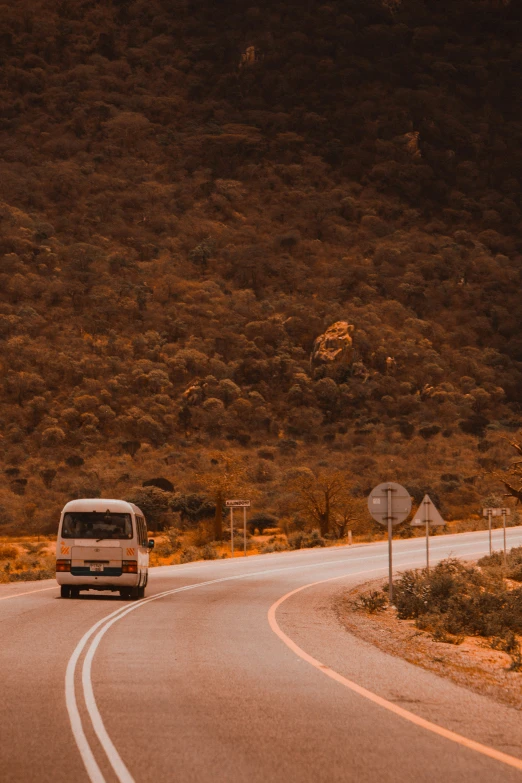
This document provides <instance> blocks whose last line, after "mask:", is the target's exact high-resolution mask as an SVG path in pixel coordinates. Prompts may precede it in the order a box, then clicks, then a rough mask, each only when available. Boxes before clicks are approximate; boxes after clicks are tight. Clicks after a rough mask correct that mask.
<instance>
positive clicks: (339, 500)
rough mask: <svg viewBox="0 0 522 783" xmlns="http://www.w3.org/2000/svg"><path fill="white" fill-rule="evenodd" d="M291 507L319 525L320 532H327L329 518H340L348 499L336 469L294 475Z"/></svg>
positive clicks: (323, 534)
mask: <svg viewBox="0 0 522 783" xmlns="http://www.w3.org/2000/svg"><path fill="white" fill-rule="evenodd" d="M292 489H293V492H294V495H295V503H294V508H295V511H297V513H300V514H302V515H303V516H304V517H305V518H306V519H307V520H309V522H310V523H311V524H313V525H319V529H320V531H321V535H322V536H325V535H327V534H328V533H330V530H331V527H332V520H333V519H334V518H336V519H337V518H339V515H340V514H341V513H342V511H343V509H345V507H346V503H347V500H348V488H347V484H346V479H345V477H344V475H343V474H342V473H341V472H340V471H339V470H323V471H320V472H319V473H318V474H317V475H314V474H309V473H306V474H303V475H300V476H298V477H296V478H295V479H294V481H293V482H292Z"/></svg>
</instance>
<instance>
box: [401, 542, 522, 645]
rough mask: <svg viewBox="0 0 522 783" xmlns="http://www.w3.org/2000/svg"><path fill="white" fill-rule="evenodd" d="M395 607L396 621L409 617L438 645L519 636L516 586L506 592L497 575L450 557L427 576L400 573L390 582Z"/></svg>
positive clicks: (520, 600)
mask: <svg viewBox="0 0 522 783" xmlns="http://www.w3.org/2000/svg"><path fill="white" fill-rule="evenodd" d="M491 559H492V558H489V560H491ZM482 560H485V558H482ZM395 603H396V605H397V616H398V617H399V619H415V620H416V623H417V626H418V627H419V628H422V629H423V630H429V631H430V632H431V633H432V634H433V636H434V638H436V639H438V640H439V641H455V637H457V638H458V637H460V636H462V635H476V636H488V637H499V638H500V637H504V636H505V635H506V633H507V632H508V631H512V632H514V633H521V632H522V587H520V588H517V589H516V590H507V589H506V587H505V585H504V583H503V581H502V579H501V577H500V576H499V574H498V573H497V572H493V573H485V572H481V571H479V570H478V569H477V568H474V567H472V566H466V565H464V564H462V563H460V562H459V561H458V560H455V559H448V560H443V561H442V562H441V563H439V564H438V565H436V566H435V567H434V568H433V569H432V571H431V573H430V574H428V573H427V571H426V569H423V570H422V571H406V572H405V573H404V574H403V575H402V576H401V577H400V578H399V579H398V580H397V582H396V584H395Z"/></svg>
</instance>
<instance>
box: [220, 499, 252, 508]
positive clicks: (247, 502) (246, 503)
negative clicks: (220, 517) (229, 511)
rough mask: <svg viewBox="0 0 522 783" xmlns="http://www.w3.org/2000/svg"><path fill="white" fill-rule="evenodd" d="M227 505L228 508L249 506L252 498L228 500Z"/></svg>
mask: <svg viewBox="0 0 522 783" xmlns="http://www.w3.org/2000/svg"><path fill="white" fill-rule="evenodd" d="M225 505H226V506H227V507H228V508H249V507H250V500H226V501H225Z"/></svg>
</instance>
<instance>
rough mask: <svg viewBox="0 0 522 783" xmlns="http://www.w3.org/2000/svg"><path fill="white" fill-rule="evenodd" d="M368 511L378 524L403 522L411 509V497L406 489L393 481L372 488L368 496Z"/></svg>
mask: <svg viewBox="0 0 522 783" xmlns="http://www.w3.org/2000/svg"><path fill="white" fill-rule="evenodd" d="M368 511H369V512H370V514H371V515H372V517H373V518H374V519H375V521H376V522H378V523H379V524H380V525H388V522H389V521H391V524H392V525H393V526H394V527H395V525H398V524H400V523H401V522H404V520H405V519H406V517H407V516H408V514H409V513H410V511H411V497H410V493H409V492H408V490H407V489H404V487H402V486H401V485H400V484H395V482H393V481H386V482H384V484H379V486H377V487H375V489H372V491H371V492H370V494H369V496H368Z"/></svg>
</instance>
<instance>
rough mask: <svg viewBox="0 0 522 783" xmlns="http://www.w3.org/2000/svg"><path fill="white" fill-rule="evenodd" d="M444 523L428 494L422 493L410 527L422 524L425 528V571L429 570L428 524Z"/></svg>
mask: <svg viewBox="0 0 522 783" xmlns="http://www.w3.org/2000/svg"><path fill="white" fill-rule="evenodd" d="M445 524H446V523H445V522H444V520H443V519H442V517H441V515H440V514H439V512H438V510H437V509H436V507H435V505H434V503H433V501H432V499H431V498H430V496H429V495H424V497H423V499H422V503H421V504H420V506H419V508H418V509H417V513H416V514H415V517H414V519H413V522H410V525H411V526H412V527H422V526H423V525H424V526H425V528H426V571H427V573H428V574H429V572H430V525H434V526H437V525H445Z"/></svg>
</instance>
